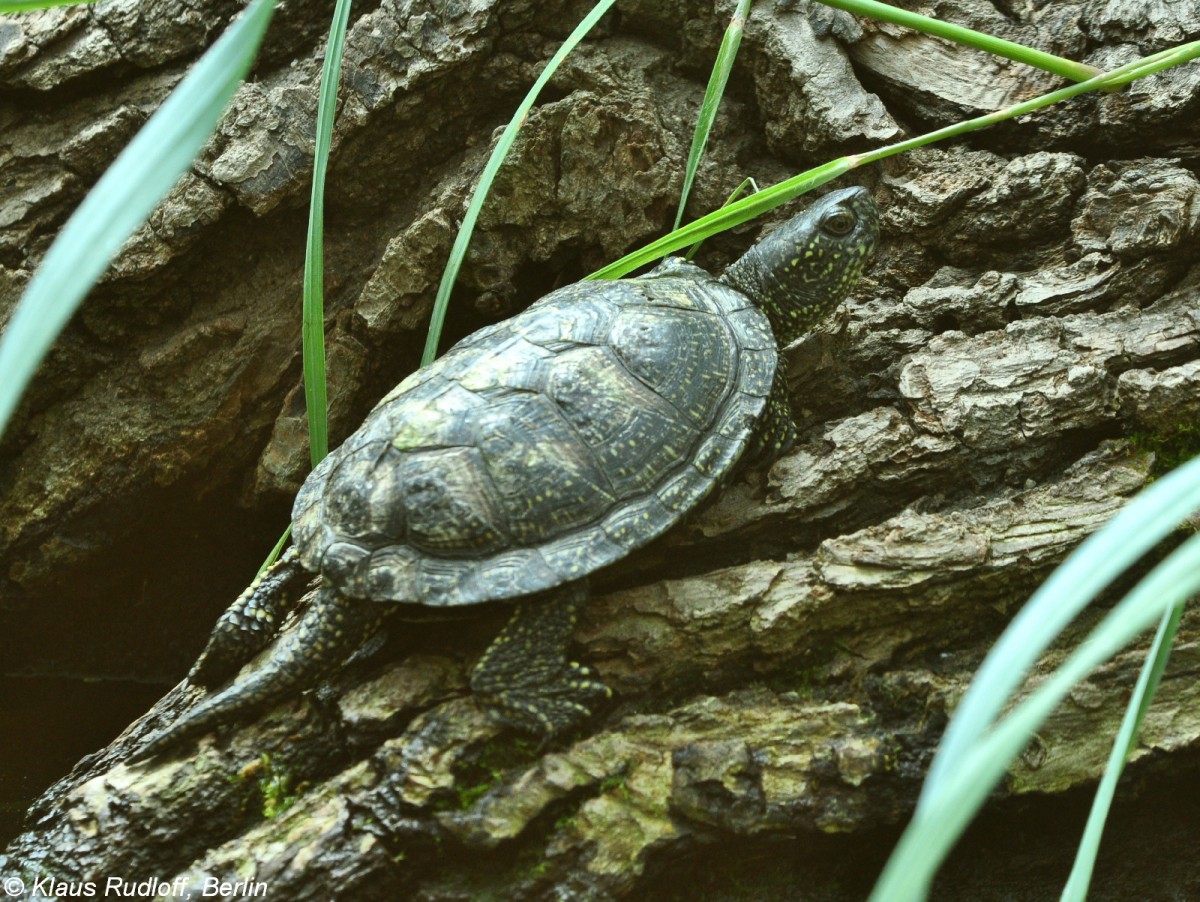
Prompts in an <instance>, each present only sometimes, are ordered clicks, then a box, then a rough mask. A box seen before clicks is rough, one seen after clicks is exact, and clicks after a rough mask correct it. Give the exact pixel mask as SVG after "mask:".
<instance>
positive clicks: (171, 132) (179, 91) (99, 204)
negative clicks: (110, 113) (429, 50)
mask: <svg viewBox="0 0 1200 902" xmlns="http://www.w3.org/2000/svg"><path fill="white" fill-rule="evenodd" d="M274 8H275V4H274V0H254V2H252V3H251V4H250V6H249V7H247V9H246V11H245V12H244V13H243V14H242V16H241V17H240V18H239V19H238V20H237V21H236V22H234V23H233V24H232V25H230V26H229V28H228V29H227V30H226V32H225V33H224V34H223V35H222V36H221V37H220V38H219V39H218V40H217V42H216V43H215V44H213V46H212V47H210V48H209V49H208V51H207V52H206V53H205V54H204V55H203V56H202V57H200V59H199V60H198V61H197V62H196V64H195V65H194V66H192V68H191V70H190V71H189V72H188V74H187V76H186V77H185V78H184V79H183V81H181V82H180V83H179V85H178V86H177V87H176V88H175V90H173V91H172V92H171V94H170V95H169V96H168V97H167V99H166V100H165V101H163V104H162V106H161V107H159V109H158V110H157V111H156V112H155V113H154V115H153V116H151V117H150V119H149V121H147V122H146V124H145V125H144V126H143V127H142V129H141V130H140V131H139V132H138V133H137V134H136V135H135V136H134V138H133V140H132V141H130V142H129V146H128V147H126V148H125V149H124V150H123V151H122V152H121V154H120V155H119V156H118V157H117V159H116V160H115V161H114V162H113V164H112V166H110V167H109V168H108V170H107V171H106V172H105V173H104V175H102V176H101V177H100V180H99V181H98V182H97V183H96V186H95V187H94V188H92V190H91V191H90V192H89V193H88V196H87V197H85V198H84V200H83V203H81V204H80V205H79V208H78V209H77V210H76V211H75V213H74V214H72V216H71V218H70V219H69V220H67V224H66V225H65V226H63V229H62V231H61V232H60V233H59V235H58V237H57V238H56V239H55V240H54V243H53V244H52V245H51V246H50V249H49V250H48V251H47V252H46V256H45V258H44V259H43V260H42V265H41V266H40V267H39V268H38V270H37V272H36V273H34V275H33V278H32V279H30V281H29V285H28V286H26V289H25V292H24V294H23V295H22V296H21V300H20V302H19V303H18V304H17V307H16V309H15V310H14V311H13V314H12V318H11V319H10V320H9V323H8V328H7V329H6V330H5V332H4V335H3V337H2V338H0V374H3V377H4V378H3V379H2V380H0V431H3V429H4V427H5V426H6V425H7V423H8V420H9V418H10V417H11V416H12V413H13V410H14V409H15V408H16V406H17V401H18V400H19V399H20V396H21V393H22V392H23V391H24V389H25V386H26V385H27V384H28V382H29V379H30V378H31V377H32V375H33V372H34V370H35V369H36V368H37V366H38V364H39V363H40V362H41V360H42V357H44V356H45V354H46V352H47V351H48V350H49V348H50V345H51V344H52V343H53V342H54V339H55V338H56V337H57V336H58V334H59V332H61V331H62V329H63V327H64V326H65V325H66V324H67V321H68V320H69V319H70V318H71V314H73V313H74V312H75V310H76V308H77V307H78V306H79V304H80V302H81V301H82V300H83V298H84V296H85V295H86V294H87V292H88V291H89V290H90V289H91V287H92V285H94V284H95V282H96V280H97V279H98V278H100V275H101V273H103V272H104V269H105V267H107V266H108V264H109V262H111V260H112V259H113V257H115V256H116V254H117V252H118V251H119V250H120V249H121V245H122V244H124V242H125V239H127V238H128V237H129V236H130V235H132V234H133V233H134V231H135V230H136V229H137V228H138V226H140V225H141V224H142V223H143V222H144V221H145V220H146V218H147V217H149V215H150V213H151V212H152V211H153V210H154V208H155V206H157V204H158V202H159V201H160V200H161V199H162V198H163V196H164V195H165V194H166V193H167V192H168V191H169V190H170V189H171V187H172V186H173V185H174V184H175V182H176V181H177V180H178V178H179V176H180V175H181V174H182V173H183V172H184V170H186V169H187V167H188V166H189V165H190V164H191V162H192V160H193V159H194V158H195V156H196V154H197V153H198V152H199V150H200V148H201V147H202V146H203V145H204V142H205V141H207V140H208V137H209V135H211V134H212V131H213V129H214V128H215V127H216V124H217V120H218V119H219V118H220V116H221V113H222V111H223V110H224V109H225V105H226V103H228V101H229V98H230V97H231V96H233V92H234V91H235V90H236V89H237V86H238V84H239V82H241V80H242V76H243V75H245V73H246V71H247V70H248V69H249V68H250V64H251V62H252V61H253V60H254V55H255V53H256V52H257V50H258V44H259V41H260V40H261V39H262V35H263V32H264V31H266V28H267V23H268V22H270V20H271V13H272V12H273V11H274Z"/></svg>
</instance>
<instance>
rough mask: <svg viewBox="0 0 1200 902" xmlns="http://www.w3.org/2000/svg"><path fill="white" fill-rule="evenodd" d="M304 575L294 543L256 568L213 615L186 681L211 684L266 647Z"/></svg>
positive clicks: (236, 669)
mask: <svg viewBox="0 0 1200 902" xmlns="http://www.w3.org/2000/svg"><path fill="white" fill-rule="evenodd" d="M308 576H309V573H308V571H307V570H305V569H304V568H303V567H301V566H300V555H299V553H298V552H297V551H296V549H295V547H292V548H289V549H288V550H287V551H285V552H284V553H283V555H282V556H281V557H280V558H279V560H277V561H276V562H275V563H274V564H272V565H271V566H270V567H268V568H267V569H266V570H264V571H263V572H262V573H260V574H259V575H258V576H257V577H256V578H255V580H254V582H252V583H251V584H250V585H249V586H248V587H247V588H246V591H245V592H243V593H242V594H241V595H239V596H238V597H237V600H236V601H234V603H233V604H231V605H230V606H229V608H228V609H227V610H226V611H225V613H223V614H222V615H221V616H220V618H219V619H218V620H217V625H216V626H214V627H213V631H212V634H211V635H210V636H209V637H208V644H207V645H206V646H205V647H204V651H203V652H201V654H200V657H199V658H198V659H197V660H196V663H195V664H193V665H192V669H191V670H190V671H189V672H188V676H187V678H188V682H189V683H191V684H192V685H195V686H203V687H205V688H206V689H211V688H213V687H214V686H217V685H220V684H221V683H223V682H225V680H227V679H229V678H230V677H231V676H233V675H234V674H235V673H237V671H238V669H239V668H241V666H242V665H243V664H245V663H246V662H247V661H249V660H250V659H251V658H253V657H254V656H255V655H256V654H258V652H260V651H262V649H264V648H266V646H267V644H268V643H269V642H270V641H271V640H272V639H273V638H274V637H275V632H276V630H278V629H279V624H280V622H281V621H282V620H283V618H284V615H286V614H287V612H288V611H289V610H290V609H291V607H292V605H293V604H294V603H295V601H296V599H297V598H298V597H299V595H300V591H301V590H302V589H303V586H304V582H305V581H306V579H307V578H308Z"/></svg>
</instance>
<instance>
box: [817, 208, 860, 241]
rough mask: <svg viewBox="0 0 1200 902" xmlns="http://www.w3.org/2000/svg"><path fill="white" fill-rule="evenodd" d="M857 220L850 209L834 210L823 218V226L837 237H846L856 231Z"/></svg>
mask: <svg viewBox="0 0 1200 902" xmlns="http://www.w3.org/2000/svg"><path fill="white" fill-rule="evenodd" d="M855 223H856V220H855V218H854V214H853V213H851V212H850V211H849V210H833V211H832V212H830V213H829V214H828V215H827V216H826V217H825V218H824V219H822V220H821V228H822V229H823V230H824V231H826V232H828V233H829V234H830V235H833V236H834V237H835V238H844V237H845V236H846V235H849V234H850V233H851V232H852V231H854V226H855Z"/></svg>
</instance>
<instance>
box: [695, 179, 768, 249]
mask: <svg viewBox="0 0 1200 902" xmlns="http://www.w3.org/2000/svg"><path fill="white" fill-rule="evenodd" d="M747 188H750V189H751V190H752V191H753V192H754V193H755V194H757V193H758V191H759V188H758V182H756V181H754V179H752V178H748V177H747V178H744V179H742V183H741V184H740V185H738V186H737V187H736V188H734V189H733V191H732V192H730V194H729V197H727V198H725V203H724V204H722V205H721V207H722V209H724V208H725V207H728V206H729V205H730V204H731V203H733V202H734V201H735V200H737V199H738V198H739V197H741V196H742V195H743V194H744V193H745V191H746V189H747ZM703 243H704V239H703V238H701V239H700V240H699V241H697V242H696V243H695V244H693V245H692V246H691V247H689V248H688V249H687V251H686V252H684V255H683V258H684V259H685V260H691V259H692V257H694V256H696V252H697V251H699V250H700V245H702V244H703Z"/></svg>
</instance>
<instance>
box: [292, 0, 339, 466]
mask: <svg viewBox="0 0 1200 902" xmlns="http://www.w3.org/2000/svg"><path fill="white" fill-rule="evenodd" d="M349 20H350V0H337V5H336V6H335V7H334V10H333V22H332V23H331V24H330V26H329V40H328V42H327V43H326V45H325V62H324V65H323V66H322V68H321V98H320V100H319V101H318V103H317V136H316V138H317V140H316V151H315V153H314V155H313V179H312V200H311V201H310V202H309V205H308V248H307V251H306V253H305V256H304V315H303V325H302V327H301V343H302V347H303V356H304V403H305V407H306V409H307V412H308V448H309V456H310V457H311V459H312V465H313V466H314V467H315V466H316V465H317V464H319V463H320V462H321V461H322V460H323V459H324V458H325V455H326V454H328V453H329V405H328V402H327V399H326V398H327V396H326V391H325V296H324V282H325V172H326V170H327V169H328V168H329V146H330V144H331V143H332V141H333V121H334V117H335V116H336V115H337V95H338V82H339V81H340V79H341V74H342V52H343V50H344V49H345V46H346V24H347V22H349Z"/></svg>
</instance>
